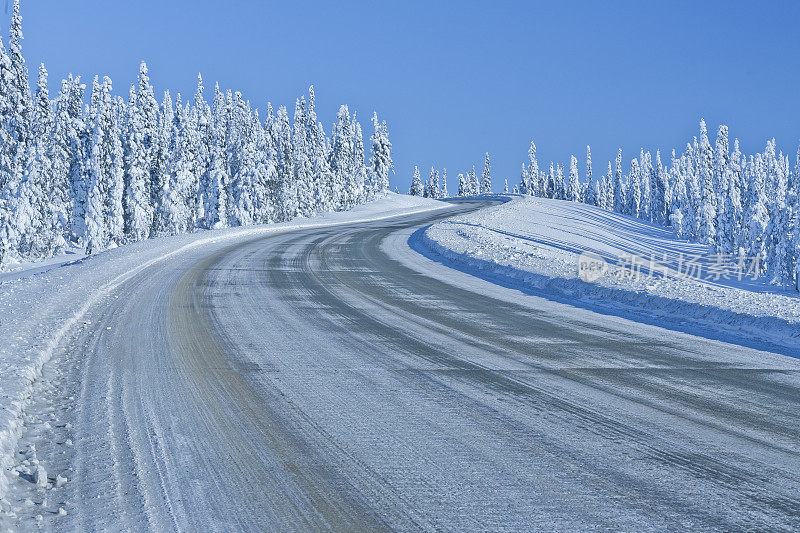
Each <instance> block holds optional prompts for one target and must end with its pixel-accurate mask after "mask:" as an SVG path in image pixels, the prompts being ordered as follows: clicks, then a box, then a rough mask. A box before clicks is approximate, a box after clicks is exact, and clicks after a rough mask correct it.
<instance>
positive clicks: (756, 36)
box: [0, 0, 800, 190]
mask: <svg viewBox="0 0 800 533" xmlns="http://www.w3.org/2000/svg"><path fill="white" fill-rule="evenodd" d="M0 7H2V5H0ZM22 11H23V17H24V31H25V37H26V38H25V42H24V47H25V54H26V57H27V58H28V61H29V67H30V68H31V71H32V72H35V68H36V65H38V63H39V62H40V61H44V62H45V63H46V65H47V67H48V70H49V72H50V75H51V83H50V86H51V91H54V90H55V89H56V88H57V87H58V85H59V83H58V81H59V80H60V79H61V78H62V77H64V76H65V75H66V74H68V73H69V72H73V73H75V74H81V75H83V76H84V77H85V78H90V77H91V76H93V75H94V74H101V75H109V76H111V78H112V79H113V81H114V83H115V91H116V92H118V93H119V94H123V95H127V90H128V86H129V85H130V83H131V82H132V81H133V80H134V78H135V75H136V72H137V67H138V63H139V61H140V60H142V59H144V60H146V61H147V62H148V65H149V66H150V72H151V79H152V80H153V82H154V84H155V85H156V88H157V90H159V91H163V89H166V88H169V89H171V90H172V91H173V96H174V92H175V91H181V92H183V93H184V95H189V94H192V93H193V92H194V85H195V78H196V75H197V72H198V71H200V72H202V73H203V76H204V78H205V80H206V85H207V87H209V88H210V87H212V86H213V85H212V84H213V82H214V81H219V82H220V84H221V85H222V86H223V88H231V89H234V90H241V91H242V92H243V93H244V94H245V96H246V97H247V98H249V99H250V100H251V101H252V102H253V103H254V104H255V105H257V106H258V107H260V108H263V107H264V106H265V104H266V101H267V100H271V101H272V102H273V103H282V104H289V105H291V104H293V103H294V99H295V98H296V97H297V96H298V95H299V94H300V93H301V92H303V91H304V90H305V89H306V87H307V86H308V85H309V84H311V83H314V84H315V86H316V90H317V96H318V101H319V105H320V116H321V118H322V119H323V122H324V124H325V127H326V131H330V125H331V122H332V121H333V118H334V116H335V110H336V108H337V106H338V105H339V104H340V103H347V104H349V105H350V107H351V109H356V110H358V112H359V115H360V117H361V121H362V125H363V126H364V127H365V132H368V131H370V130H371V128H370V127H369V123H368V117H369V115H370V114H371V113H372V111H373V110H377V111H378V113H379V115H380V116H381V117H382V118H385V119H386V120H387V121H388V124H389V128H390V130H389V131H390V135H391V139H392V142H393V143H394V149H395V164H396V167H397V168H396V170H397V174H396V175H395V176H393V179H392V182H393V184H396V185H398V186H399V187H400V189H401V190H403V189H406V188H407V186H408V183H409V181H410V176H411V170H412V168H413V165H414V164H418V165H420V167H421V168H422V169H423V175H425V174H427V169H429V168H430V166H431V165H436V166H437V167H446V168H447V170H448V177H449V185H450V188H451V190H453V188H454V187H455V184H456V180H455V177H456V175H457V172H459V171H462V170H464V169H466V168H468V167H469V166H470V165H472V164H475V165H476V166H479V167H480V165H481V164H482V161H483V153H484V152H485V151H488V152H490V154H491V155H492V158H493V163H494V165H493V166H494V176H495V188H497V187H498V186H499V184H498V182H499V183H502V178H504V177H509V178H510V180H509V181H513V182H516V180H517V178H518V176H519V167H520V164H521V163H522V161H523V160H524V159H525V158H526V154H527V148H528V144H529V143H530V140H531V139H535V140H536V144H537V146H538V148H539V159H540V161H542V162H546V161H550V160H551V159H552V160H559V161H564V162H565V163H566V162H567V161H568V157H569V154H570V153H575V154H576V155H577V156H578V158H579V161H581V165H582V164H583V162H582V161H583V153H584V151H585V147H586V145H587V144H591V146H592V152H593V159H594V165H595V172H596V173H597V172H598V171H602V170H603V169H604V168H605V162H606V161H607V160H608V159H609V158H613V156H614V154H615V152H616V147H617V146H622V147H623V148H624V149H625V150H626V152H625V156H626V157H625V159H626V161H629V160H630V157H631V156H634V155H636V154H638V152H639V148H640V147H645V148H648V149H655V148H662V149H670V148H673V147H677V148H680V147H682V146H684V145H685V143H686V141H687V140H689V139H690V138H691V136H692V135H693V134H695V132H696V131H697V122H698V121H699V119H700V118H701V117H705V118H706V121H707V122H708V123H709V127H710V129H716V126H717V125H718V124H719V123H720V122H724V123H727V124H728V125H729V126H730V128H731V135H733V136H738V137H739V138H740V139H741V141H742V144H743V148H744V149H746V150H747V151H753V150H759V149H761V148H762V147H763V144H764V142H765V141H766V139H767V138H770V137H775V138H776V139H777V141H778V145H779V147H780V148H783V150H784V151H788V152H790V153H791V154H792V160H794V153H795V150H796V149H797V143H798V139H800V68H798V67H799V66H800V2H797V1H787V2H777V1H770V2H749V3H746V2H737V1H731V2H728V1H719V2H693V1H687V2H641V1H629V2H615V1H611V2H601V1H588V2H562V1H552V2H547V3H540V2H533V1H518V2H517V1H515V2H511V1H509V2H497V1H494V2H489V1H487V2H473V1H468V0H461V1H459V2H430V1H428V2H417V1H405V0H404V1H401V2H380V1H379V2H327V1H326V2H300V1H285V2H269V1H256V0H227V1H224V0H216V1H210V0H192V1H188V0H187V1H179V0H160V1H155V0H126V1H116V0H114V1H109V0H78V1H70V0H22ZM7 30H8V17H6V18H5V20H4V24H3V33H4V35H5V34H7ZM712 142H713V138H712Z"/></svg>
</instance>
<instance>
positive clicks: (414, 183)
mask: <svg viewBox="0 0 800 533" xmlns="http://www.w3.org/2000/svg"><path fill="white" fill-rule="evenodd" d="M423 193H424V191H423V187H422V179H420V176H419V168H418V167H416V166H415V167H414V177H413V178H411V189H410V190H409V191H408V194H410V195H411V196H422V195H423Z"/></svg>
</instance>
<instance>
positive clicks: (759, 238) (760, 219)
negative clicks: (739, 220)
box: [745, 154, 769, 261]
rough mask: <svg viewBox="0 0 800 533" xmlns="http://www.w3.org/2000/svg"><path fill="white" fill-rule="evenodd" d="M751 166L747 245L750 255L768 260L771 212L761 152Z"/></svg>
mask: <svg viewBox="0 0 800 533" xmlns="http://www.w3.org/2000/svg"><path fill="white" fill-rule="evenodd" d="M750 166H751V175H750V180H749V183H750V187H749V190H748V196H749V199H748V204H749V208H748V212H747V215H746V217H745V220H746V223H747V226H746V229H747V240H746V242H747V245H748V255H749V256H750V257H759V258H761V260H762V261H765V260H766V255H767V227H768V225H769V212H768V211H767V197H766V193H765V190H764V187H765V181H766V180H765V178H766V172H765V169H764V163H763V160H762V157H761V154H756V156H755V158H754V160H753V163H752V165H750Z"/></svg>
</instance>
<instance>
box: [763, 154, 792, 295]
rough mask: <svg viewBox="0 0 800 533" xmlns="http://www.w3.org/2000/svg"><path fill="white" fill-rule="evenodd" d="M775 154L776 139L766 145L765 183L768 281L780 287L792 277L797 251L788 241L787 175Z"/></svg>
mask: <svg viewBox="0 0 800 533" xmlns="http://www.w3.org/2000/svg"><path fill="white" fill-rule="evenodd" d="M775 152H776V147H775V139H772V140H770V141H768V142H767V147H766V149H765V150H764V163H765V171H766V183H767V186H768V190H769V200H768V202H767V211H768V213H769V224H768V225H767V228H766V235H767V236H766V240H767V246H766V254H767V255H766V256H767V274H768V279H769V282H770V283H772V284H775V285H781V284H784V283H786V282H787V281H788V280H789V279H791V277H792V276H793V272H792V263H793V261H792V254H793V252H794V250H793V249H790V248H789V242H788V239H787V236H788V235H789V233H790V231H791V229H790V224H791V222H790V219H789V209H790V206H789V205H787V194H788V188H789V180H788V174H787V172H786V168H785V166H784V165H783V164H782V161H783V159H784V158H783V156H782V155H780V156H778V155H776V153H775Z"/></svg>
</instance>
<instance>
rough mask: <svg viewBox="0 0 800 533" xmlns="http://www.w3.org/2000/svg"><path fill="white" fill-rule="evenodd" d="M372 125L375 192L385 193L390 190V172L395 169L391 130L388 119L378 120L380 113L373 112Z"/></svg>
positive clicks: (371, 156)
mask: <svg viewBox="0 0 800 533" xmlns="http://www.w3.org/2000/svg"><path fill="white" fill-rule="evenodd" d="M372 127H373V129H374V132H373V134H372V137H370V141H371V142H372V147H371V149H370V154H371V155H370V165H372V173H373V175H374V176H375V184H374V186H373V188H374V191H373V192H374V193H375V194H384V193H385V192H386V191H388V190H389V173H390V172H391V171H392V170H394V163H393V162H392V143H391V142H390V141H389V130H388V128H387V126H386V121H385V120H384V121H383V122H382V123H379V122H378V113H375V112H373V113H372Z"/></svg>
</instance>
